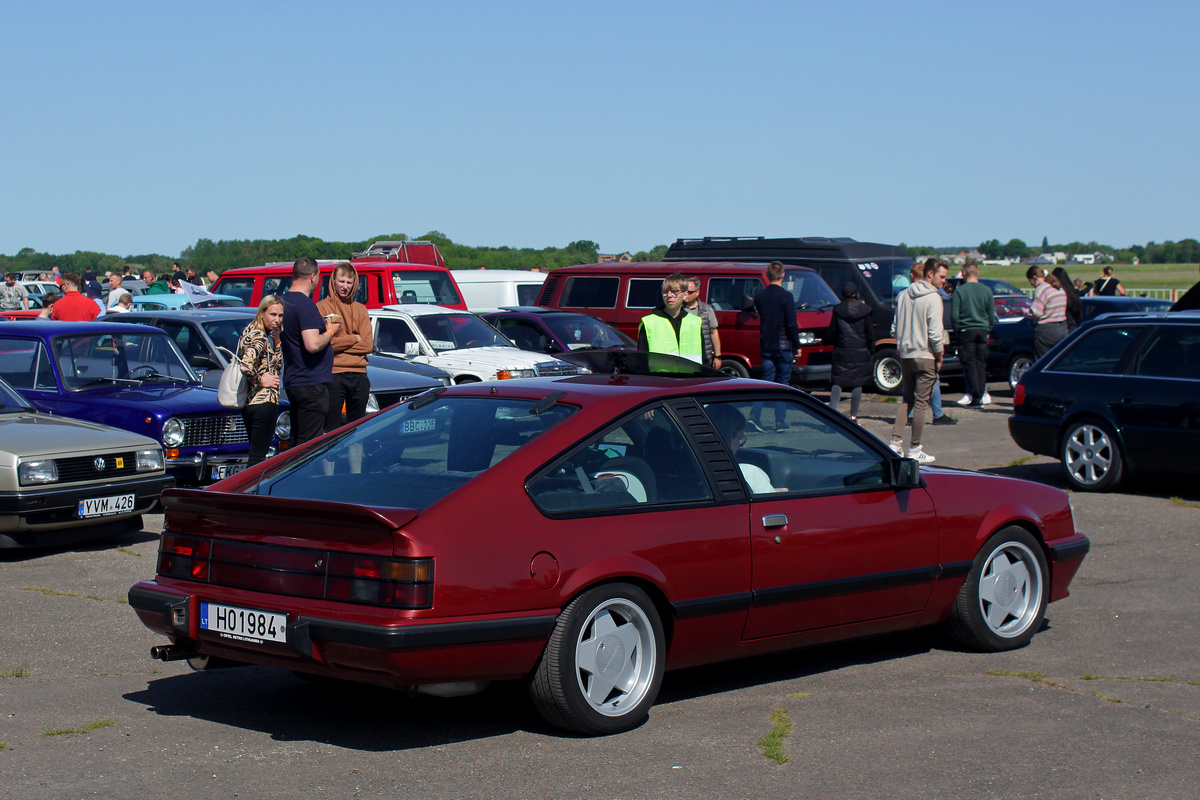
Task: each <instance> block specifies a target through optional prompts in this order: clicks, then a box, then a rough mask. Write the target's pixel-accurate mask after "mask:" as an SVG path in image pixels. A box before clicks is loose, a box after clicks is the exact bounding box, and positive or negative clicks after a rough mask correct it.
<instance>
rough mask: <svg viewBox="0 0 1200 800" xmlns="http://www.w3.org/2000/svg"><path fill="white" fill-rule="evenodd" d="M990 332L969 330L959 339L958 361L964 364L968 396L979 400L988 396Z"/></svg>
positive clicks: (961, 334) (984, 329)
mask: <svg viewBox="0 0 1200 800" xmlns="http://www.w3.org/2000/svg"><path fill="white" fill-rule="evenodd" d="M987 343H988V331H987V329H986V328H968V329H967V330H965V331H962V333H960V334H959V337H958V360H959V363H961V364H962V370H963V380H964V381H966V384H967V394H969V395H971V397H972V398H974V399H975V400H978V399H979V398H981V397H983V396H984V395H985V394H987V356H988V346H987Z"/></svg>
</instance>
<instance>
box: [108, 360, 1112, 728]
mask: <svg viewBox="0 0 1200 800" xmlns="http://www.w3.org/2000/svg"><path fill="white" fill-rule="evenodd" d="M566 357H567V358H570V359H571V360H573V361H574V362H575V363H577V364H580V365H582V366H586V367H588V368H589V369H590V370H591V373H590V374H585V375H577V376H571V377H562V378H545V379H540V378H535V379H530V380H522V381H505V382H503V383H483V384H470V385H463V386H456V387H453V388H445V387H443V388H439V389H434V390H431V391H429V392H427V393H425V394H423V395H420V396H419V397H417V398H415V399H413V400H411V401H406V402H404V403H401V404H398V405H396V406H393V407H391V408H389V409H387V410H385V411H382V412H380V413H378V414H375V415H373V416H370V417H367V418H365V419H363V420H360V421H359V422H358V423H356V424H353V425H348V426H346V427H343V428H340V429H338V430H336V431H333V432H331V433H329V434H327V435H326V436H324V437H323V438H320V439H317V440H315V441H313V442H309V443H307V444H305V445H304V446H301V447H298V448H295V449H293V450H289V451H287V452H286V453H284V454H282V455H280V456H278V457H276V458H273V459H270V460H268V461H266V462H264V463H263V464H261V465H259V466H257V467H255V468H252V469H249V470H246V471H245V472H242V473H240V474H238V475H236V476H234V477H232V478H229V479H227V480H225V481H222V482H221V483H218V484H215V485H214V486H213V487H211V489H209V490H207V491H200V490H181V489H180V490H169V491H167V492H166V493H165V494H164V495H163V504H164V505H165V507H166V525H165V528H164V530H163V534H162V544H161V547H160V552H159V557H158V567H157V573H158V574H157V576H156V577H155V579H154V580H152V581H143V582H141V583H138V584H137V585H135V586H133V587H132V588H131V589H130V591H129V601H130V604H131V605H132V606H133V608H134V609H135V610H136V611H137V614H138V616H139V617H140V618H141V621H142V622H143V623H144V624H145V625H146V626H148V627H149V628H151V629H152V630H154V631H156V632H158V633H161V634H163V635H164V636H166V637H168V638H169V639H170V644H163V645H161V646H159V647H155V648H154V649H153V651H152V655H153V656H155V657H157V658H161V659H163V660H176V659H188V660H190V662H191V663H192V666H194V667H197V668H205V667H213V666H216V665H218V664H219V663H220V664H223V665H228V664H229V663H230V662H233V663H235V664H261V665H268V666H272V667H279V668H282V669H287V670H293V671H296V672H299V673H308V674H310V675H314V676H324V677H326V678H340V679H348V680H354V681H361V682H367V683H375V684H383V685H388V686H394V687H400V688H403V689H406V690H409V691H418V692H424V693H428V694H434V695H441V696H449V695H456V694H467V693H470V692H473V691H478V690H480V689H482V688H483V687H484V686H486V684H487V682H488V681H493V680H516V679H522V680H524V681H525V682H526V684H527V686H528V689H529V693H530V695H531V697H532V700H533V703H534V705H535V706H536V707H537V709H538V711H539V712H540V713H541V714H542V715H543V716H544V717H545V718H546V720H548V721H549V722H550V723H551V724H552V725H555V726H558V727H561V728H565V729H568V730H573V731H577V732H582V733H587V734H607V733H615V732H618V731H623V730H626V729H628V728H630V727H633V726H635V725H637V724H639V723H640V722H641V721H642V720H644V719H645V718H646V716H647V714H648V713H649V709H650V707H651V705H652V704H653V703H654V701H655V697H656V696H657V694H658V691H659V686H660V684H661V682H662V678H663V672H664V670H666V669H676V668H680V667H690V666H694V665H699V664H705V663H712V662H717V661H724V660H728V659H735V658H740V657H745V656H750V655H755V654H760V653H767V652H771V651H779V650H786V649H791V648H798V647H802V646H805V645H812V644H817V643H824V642H831V641H836V640H841V639H849V638H853V637H861V636H865V635H871V634H881V633H886V632H893V631H901V630H908V629H913V628H917V627H919V626H926V625H938V624H940V625H943V626H944V628H945V630H946V631H947V633H948V634H949V635H950V636H951V637H953V638H954V639H955V640H957V641H958V642H960V643H963V644H965V645H967V646H969V647H973V648H979V649H983V650H1008V649H1011V648H1016V647H1021V646H1023V645H1025V644H1027V643H1028V642H1029V641H1030V639H1031V638H1032V637H1033V634H1034V632H1036V631H1037V630H1038V629H1039V628H1040V627H1041V625H1042V622H1043V617H1044V615H1045V612H1046V605H1047V603H1048V602H1050V601H1053V600H1059V599H1062V598H1064V597H1066V596H1067V586H1068V584H1069V583H1070V582H1071V578H1072V577H1073V576H1074V575H1075V572H1076V570H1078V569H1079V565H1080V563H1081V562H1082V560H1083V558H1084V556H1085V555H1086V553H1087V551H1088V546H1089V545H1088V539H1087V537H1085V536H1084V535H1082V534H1080V533H1078V532H1076V530H1075V523H1074V519H1073V517H1072V513H1071V507H1070V504H1069V502H1068V500H1067V496H1066V494H1064V493H1063V492H1062V491H1060V490H1058V489H1055V488H1051V487H1048V486H1043V485H1040V484H1035V483H1027V482H1024V481H1019V480H1013V479H1008V478H1001V477H996V476H991V475H983V474H978V473H973V472H966V471H962V470H954V469H940V468H936V469H935V468H928V467H926V468H920V467H918V465H917V463H916V462H915V461H913V460H911V459H905V458H900V457H898V456H896V455H895V454H893V453H892V452H891V451H890V450H889V449H888V448H887V446H886V445H885V444H884V443H883V442H881V441H880V440H879V439H877V438H876V437H875V436H873V435H871V434H870V433H869V432H867V431H865V430H863V429H862V428H861V427H859V426H858V425H855V424H853V423H851V422H849V420H847V419H846V418H845V417H843V416H841V415H839V414H836V413H834V412H832V411H831V410H830V409H829V408H828V407H827V406H826V405H824V404H823V403H820V402H818V401H816V400H814V399H812V398H811V397H809V396H808V395H806V394H804V393H802V392H799V391H796V390H794V389H791V388H786V387H782V386H779V385H778V384H770V383H764V382H761V381H754V380H747V379H739V378H730V377H727V376H724V375H721V374H720V373H716V372H713V371H711V370H708V369H706V368H703V367H699V366H697V365H694V364H691V363H690V362H684V361H682V360H681V359H675V358H672V357H666V356H652V355H648V354H645V353H636V352H606V351H586V352H580V353H576V354H573V355H569V356H566ZM751 413H754V414H755V415H756V418H757V419H760V420H762V422H763V427H766V428H768V429H769V430H768V432H765V433H764V432H760V431H758V430H756V429H752V428H748V427H747V425H746V420H747V417H748V416H749V415H750V414H751Z"/></svg>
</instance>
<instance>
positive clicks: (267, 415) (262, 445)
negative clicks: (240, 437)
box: [242, 403, 279, 467]
mask: <svg viewBox="0 0 1200 800" xmlns="http://www.w3.org/2000/svg"><path fill="white" fill-rule="evenodd" d="M278 417H279V404H278V403H252V404H251V405H248V406H246V407H245V408H243V409H242V422H244V423H246V435H247V436H248V437H249V438H250V459H249V460H248V461H247V462H246V466H248V467H253V466H254V465H255V464H257V463H258V462H260V461H265V460H266V458H267V450H269V449H270V448H271V439H273V438H274V436H275V420H276V419H278Z"/></svg>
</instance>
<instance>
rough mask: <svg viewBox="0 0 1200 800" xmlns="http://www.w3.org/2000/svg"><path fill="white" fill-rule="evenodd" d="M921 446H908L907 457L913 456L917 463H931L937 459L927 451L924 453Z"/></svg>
mask: <svg viewBox="0 0 1200 800" xmlns="http://www.w3.org/2000/svg"><path fill="white" fill-rule="evenodd" d="M921 447H922V445H917V446H916V447H910V448H909V449H908V457H909V458H915V459H916V460H917V463H918V464H932V463H933V462H934V461H937V459H936V458H934V457H933V456H931V455H929V453H926V452H925V451H924V450H922V449H921Z"/></svg>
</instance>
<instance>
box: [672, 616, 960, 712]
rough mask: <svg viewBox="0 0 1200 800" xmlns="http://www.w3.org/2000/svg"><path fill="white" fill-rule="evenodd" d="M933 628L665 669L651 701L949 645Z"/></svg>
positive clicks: (806, 674)
mask: <svg viewBox="0 0 1200 800" xmlns="http://www.w3.org/2000/svg"><path fill="white" fill-rule="evenodd" d="M954 647H955V646H954V645H953V644H952V643H951V642H950V640H949V639H948V638H947V637H946V636H945V635H944V634H942V633H941V632H940V631H939V630H938V629H936V628H924V629H921V630H916V631H904V632H902V633H896V634H888V635H885V636H874V637H869V638H866V639H859V640H856V641H852V642H839V643H834V644H828V645H819V646H816V647H806V648H802V649H799V650H789V651H786V652H782V653H771V654H769V655H763V656H754V657H751V658H745V659H741V660H738V661H726V662H722V663H720V664H711V665H708V666H703V667H692V668H690V669H683V670H678V671H675V672H668V673H667V676H666V678H665V679H664V680H663V688H662V691H661V692H659V695H658V702H657V703H656V705H663V704H668V703H675V702H679V701H681V700H691V699H694V698H697V697H703V696H705V695H710V694H720V693H722V692H730V691H736V690H739V689H745V688H747V687H751V686H763V685H766V684H771V683H782V682H787V681H795V680H799V679H801V678H806V677H809V676H811V675H816V674H819V673H826V672H837V671H838V670H840V669H845V668H846V667H856V666H863V665H867V664H877V663H880V662H885V661H894V660H897V659H901V658H906V657H909V656H915V655H920V654H922V653H927V652H929V651H930V650H936V649H954Z"/></svg>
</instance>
